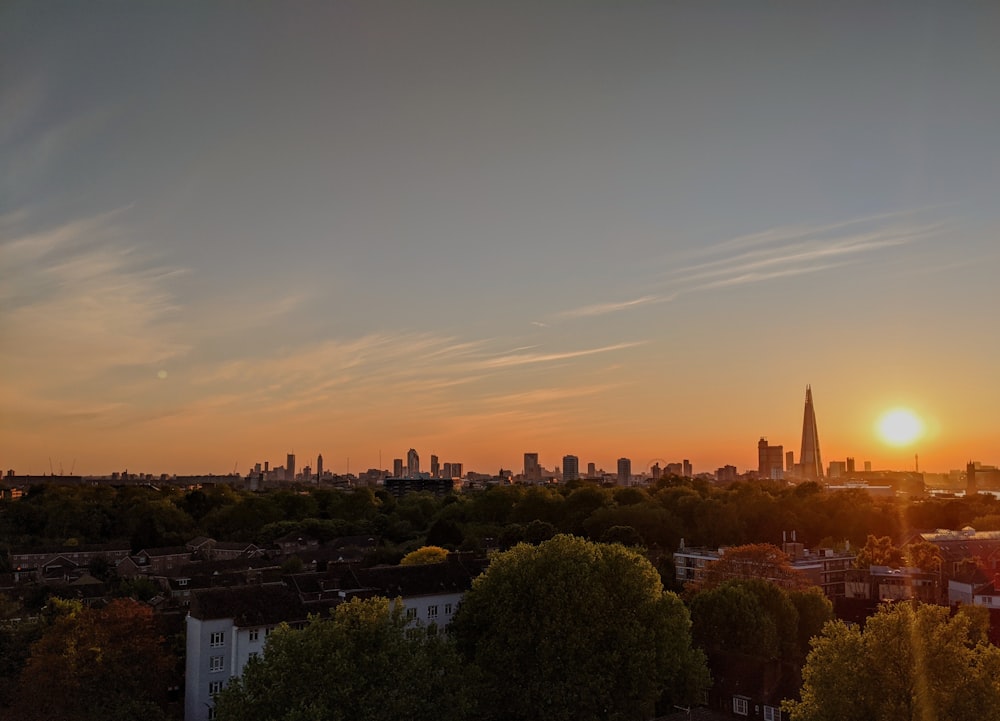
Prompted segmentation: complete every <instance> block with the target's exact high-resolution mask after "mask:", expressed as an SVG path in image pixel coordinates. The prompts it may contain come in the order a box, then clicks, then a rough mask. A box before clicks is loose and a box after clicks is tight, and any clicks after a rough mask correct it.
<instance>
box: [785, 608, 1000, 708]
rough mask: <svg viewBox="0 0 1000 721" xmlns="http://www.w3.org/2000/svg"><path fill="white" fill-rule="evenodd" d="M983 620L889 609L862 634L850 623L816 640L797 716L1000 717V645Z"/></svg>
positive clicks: (827, 629)
mask: <svg viewBox="0 0 1000 721" xmlns="http://www.w3.org/2000/svg"><path fill="white" fill-rule="evenodd" d="M981 623H982V620H981V619H977V618H976V617H975V616H973V615H970V614H966V613H959V614H957V615H956V616H954V617H950V615H949V611H948V609H947V608H943V607H940V606H933V605H915V604H910V603H900V604H896V605H894V606H883V607H881V608H880V609H879V611H878V613H877V614H876V615H874V616H872V617H871V618H869V619H868V621H867V623H866V624H865V628H864V630H863V631H862V630H861V629H859V628H858V627H857V626H848V625H847V624H845V623H844V622H842V621H833V622H830V623H829V624H827V625H826V627H825V628H824V630H823V633H822V635H821V636H819V637H818V638H816V639H815V640H814V641H813V649H812V651H811V652H810V653H809V657H808V660H807V662H806V665H805V668H804V669H803V672H802V675H803V681H804V683H803V686H802V697H801V701H798V702H788V703H786V707H787V709H788V710H790V711H791V717H792V721H842V719H870V721H924V720H925V719H936V720H939V721H946V720H949V719H996V718H1000V649H998V648H997V647H995V646H992V645H989V644H986V643H983V638H984V632H983V629H982V628H980V627H979V624H981Z"/></svg>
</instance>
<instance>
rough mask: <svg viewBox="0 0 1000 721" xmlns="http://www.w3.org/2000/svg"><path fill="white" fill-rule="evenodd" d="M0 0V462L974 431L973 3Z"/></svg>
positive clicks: (983, 314) (985, 165) (223, 466)
mask: <svg viewBox="0 0 1000 721" xmlns="http://www.w3.org/2000/svg"><path fill="white" fill-rule="evenodd" d="M0 18H2V22H0V68H2V70H0V464H2V465H3V468H4V470H6V469H8V468H13V469H15V470H16V471H17V472H19V473H25V474H27V473H35V474H41V473H48V472H49V470H50V462H51V463H52V464H53V466H52V468H53V469H58V468H59V466H60V465H62V466H63V467H64V468H66V469H69V468H70V467H71V466H72V467H73V468H75V472H76V473H84V474H103V473H108V472H111V471H116V470H119V471H120V470H121V469H123V468H130V469H136V470H147V471H151V472H152V471H161V470H164V471H165V470H169V471H170V472H174V473H196V472H215V473H219V474H225V473H229V472H231V470H232V469H233V467H234V464H236V465H237V466H238V467H239V469H240V470H241V471H243V470H245V469H246V468H248V467H250V466H251V465H252V464H253V463H254V462H255V461H256V460H258V459H263V458H270V459H272V460H274V461H276V462H277V461H278V460H279V459H282V458H285V454H287V453H289V452H290V451H291V452H293V453H296V454H297V455H298V458H299V462H300V464H301V465H303V466H304V465H306V464H308V463H310V462H311V459H316V458H317V454H319V453H322V454H323V458H324V468H325V469H327V470H331V471H333V472H337V473H343V472H345V471H346V468H347V459H348V458H350V459H351V460H350V466H351V469H352V470H355V471H356V470H359V469H365V468H370V467H378V466H379V465H380V457H381V458H382V459H383V460H382V462H381V465H382V467H385V466H386V464H388V463H391V461H392V459H393V458H396V457H404V458H405V453H406V449H408V448H415V449H418V450H420V452H421V453H424V454H425V458H430V454H432V453H433V454H435V455H437V456H439V457H440V458H442V459H444V458H447V459H449V460H450V461H453V462H457V461H459V460H460V461H461V462H462V464H463V467H464V468H466V469H476V470H480V469H481V470H484V471H495V470H496V469H497V468H500V467H504V468H508V467H511V466H516V464H517V462H518V459H520V458H521V456H522V454H523V453H525V452H537V453H539V458H540V459H542V462H543V463H545V464H546V465H547V466H548V467H552V466H554V465H557V464H558V463H559V459H561V458H562V457H563V456H565V455H573V456H576V457H578V458H579V459H580V462H581V464H586V463H589V462H596V463H597V464H598V465H599V466H602V467H604V468H605V469H608V470H613V469H615V468H616V463H617V459H618V458H621V457H628V458H631V459H632V462H633V464H634V468H635V469H636V470H644V469H641V468H640V464H644V463H645V462H646V461H647V460H648V459H657V458H664V459H666V460H668V461H670V462H674V461H680V460H681V459H683V458H687V459H690V460H691V461H692V463H693V464H694V466H695V468H696V469H714V468H716V467H720V466H724V465H727V464H735V465H736V466H737V467H738V468H740V469H751V468H755V467H757V465H758V458H757V447H756V446H757V442H758V439H760V438H762V437H766V438H768V439H769V440H770V442H772V443H773V444H774V445H775V446H778V445H781V446H783V447H784V448H785V449H786V450H792V449H794V450H796V451H798V449H799V447H800V446H799V441H800V437H801V420H802V406H801V389H802V388H804V387H805V386H806V385H809V384H811V385H812V387H813V388H814V389H815V391H816V396H817V398H816V400H817V414H818V416H819V425H820V426H821V427H822V428H821V430H822V444H823V446H822V452H823V456H824V459H825V460H838V459H839V460H843V459H846V458H847V457H853V458H856V459H858V463H859V464H860V463H861V462H862V460H869V461H871V462H872V464H873V467H875V468H896V469H911V468H913V467H914V455H915V454H919V457H920V468H921V469H922V470H924V469H926V470H929V471H940V472H945V471H948V470H951V469H962V468H965V465H966V463H967V462H968V461H969V460H970V459H974V460H981V461H982V462H984V463H988V464H995V463H998V462H1000V419H998V417H997V414H996V409H997V408H1000V384H997V383H996V382H995V380H994V376H995V371H994V367H995V360H994V359H995V358H996V357H998V356H1000V338H998V337H997V335H996V334H995V333H994V332H992V329H993V327H994V326H995V321H994V319H993V316H994V314H995V309H996V308H997V307H1000V284H998V283H997V282H996V278H997V276H998V274H1000V244H998V243H997V242H996V238H997V237H998V234H1000V208H998V207H997V205H996V202H995V198H996V197H998V196H1000V170H998V169H1000V138H998V135H1000V132H998V130H997V128H996V123H995V122H993V120H994V119H995V118H996V117H1000V91H998V86H997V83H996V77H997V75H998V74H1000V46H998V44H997V43H995V42H994V40H993V38H994V37H995V36H996V35H997V34H1000V6H998V5H997V4H996V3H989V2H970V3H963V4H962V5H961V6H960V7H955V6H954V5H953V4H950V3H946V2H940V1H930V0H917V1H916V2H893V1H889V2H885V3H878V4H877V6H871V5H870V4H831V3H826V2H811V1H809V0H806V1H805V2H801V3H796V4H795V6H794V7H781V8H778V7H768V6H760V5H756V4H746V3H737V2H731V3H725V2H724V3H722V5H713V6H712V7H709V6H707V5H703V4H671V3H663V4H649V5H630V6H622V7H619V6H615V7H607V6H599V5H589V4H572V5H567V6H565V7H561V6H558V5H553V6H550V7H547V9H546V10H545V11H540V10H539V8H538V6H537V4H535V3H525V2H511V3H504V4H503V5H501V6H494V5H490V4H480V3H475V2H472V3H466V4H462V5H461V6H457V7H456V6H451V5H448V6H445V5H443V4H438V3H427V4H421V5H416V6H413V5H404V4H398V5H393V4H384V3H377V2H376V3H365V4H348V3H340V2H331V3H324V4H322V5H318V6H306V5H303V6H298V5H295V6H287V5H275V6H258V7H253V8H246V7H242V6H235V5H229V4H211V3H209V4H191V5H168V6H154V5H146V4H130V5H121V4H105V3H102V2H96V3H88V4H87V5H86V6H82V5H80V4H78V3H72V2H58V1H57V2H55V3H46V4H45V6H44V7H42V6H40V5H38V4H36V3H10V4H7V5H5V6H4V8H3V10H0ZM994 30H996V32H993V31H994ZM894 409H908V410H909V415H906V414H904V415H903V416H901V417H903V418H908V419H910V420H909V421H908V423H909V424H910V425H911V426H913V427H914V428H916V427H918V426H919V434H916V433H915V432H913V433H911V432H906V433H904V434H902V435H891V434H887V433H885V432H884V431H882V430H880V428H881V427H882V426H880V423H882V419H883V418H884V417H885V416H886V414H887V413H889V412H890V411H892V410H894ZM915 419H916V420H915ZM917 420H919V423H917ZM900 427H902V425H897V428H900ZM915 435H919V437H915ZM50 459H51V461H50ZM306 459H309V460H306ZM425 465H426V464H425Z"/></svg>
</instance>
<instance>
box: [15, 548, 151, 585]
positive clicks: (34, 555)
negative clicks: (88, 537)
mask: <svg viewBox="0 0 1000 721" xmlns="http://www.w3.org/2000/svg"><path fill="white" fill-rule="evenodd" d="M131 551H132V547H131V546H130V545H129V544H128V542H127V541H114V542H110V543H95V544H85V545H77V546H47V547H41V548H22V549H14V550H12V551H11V552H10V554H9V557H10V567H11V569H12V570H13V571H14V572H15V573H16V574H17V577H18V580H21V581H24V580H30V579H40V578H41V569H42V568H44V567H45V566H47V565H50V564H51V563H52V562H53V561H55V559H57V558H59V557H62V558H63V559H64V561H65V562H67V563H72V564H75V565H76V566H79V567H84V566H87V565H88V564H89V563H90V562H91V561H94V560H95V559H98V558H103V559H105V560H107V561H108V563H110V564H112V565H114V564H116V563H118V562H119V561H120V560H121V559H123V558H126V557H127V556H128V555H129V553H131Z"/></svg>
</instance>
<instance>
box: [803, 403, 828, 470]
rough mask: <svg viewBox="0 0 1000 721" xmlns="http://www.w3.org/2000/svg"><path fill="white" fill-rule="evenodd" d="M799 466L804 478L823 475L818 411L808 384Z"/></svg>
mask: <svg viewBox="0 0 1000 721" xmlns="http://www.w3.org/2000/svg"><path fill="white" fill-rule="evenodd" d="M799 466H800V468H801V469H802V470H801V474H802V477H803V478H808V479H810V480H818V479H820V478H822V477H823V460H822V458H820V455H819V431H818V430H816V411H815V409H814V408H813V396H812V387H810V386H806V410H805V414H804V415H803V416H802V450H801V452H800V453H799Z"/></svg>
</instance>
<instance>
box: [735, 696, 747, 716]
mask: <svg viewBox="0 0 1000 721" xmlns="http://www.w3.org/2000/svg"><path fill="white" fill-rule="evenodd" d="M749 700H750V699H748V698H747V697H746V696H733V713H735V714H739V715H740V716H746V715H747V714H749V712H750V711H749V704H748V703H747V701H749Z"/></svg>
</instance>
